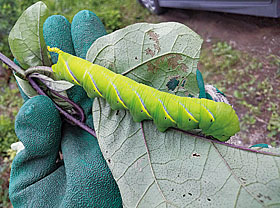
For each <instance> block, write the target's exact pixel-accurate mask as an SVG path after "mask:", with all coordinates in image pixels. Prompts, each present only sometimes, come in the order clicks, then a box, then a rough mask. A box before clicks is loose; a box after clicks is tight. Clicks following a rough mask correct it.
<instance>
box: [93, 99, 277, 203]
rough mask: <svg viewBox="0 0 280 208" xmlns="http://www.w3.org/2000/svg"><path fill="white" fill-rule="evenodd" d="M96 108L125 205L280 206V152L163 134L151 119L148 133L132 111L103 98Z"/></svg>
mask: <svg viewBox="0 0 280 208" xmlns="http://www.w3.org/2000/svg"><path fill="white" fill-rule="evenodd" d="M93 109H94V111H93V118H94V124H95V129H96V132H97V137H98V142H99V145H100V147H101V150H102V153H103V155H104V158H105V160H106V161H107V164H108V166H109V168H110V169H111V171H112V174H113V176H114V178H115V180H116V181H117V184H118V186H119V189H120V192H121V195H122V199H123V205H124V207H279V206H280V157H277V156H271V155H265V154H260V153H254V152H248V151H244V150H240V149H237V148H232V147H228V146H225V145H222V144H216V143H213V142H211V141H210V140H209V141H207V140H202V139H200V138H196V137H194V136H190V135H186V134H183V133H181V132H179V131H176V130H168V131H166V132H165V133H161V132H159V131H158V130H157V129H156V128H155V126H154V124H153V123H152V122H151V121H145V122H143V130H144V133H143V132H142V129H141V126H140V125H139V124H137V125H135V122H134V121H133V120H132V118H131V116H130V115H129V112H128V111H125V110H120V111H118V112H116V111H112V110H111V108H110V106H109V105H108V104H107V103H106V102H105V101H104V100H103V99H96V100H95V102H94V107H93ZM98 109H99V110H98ZM105 118H106V119H105ZM271 151H274V152H278V153H279V149H272V150H271Z"/></svg>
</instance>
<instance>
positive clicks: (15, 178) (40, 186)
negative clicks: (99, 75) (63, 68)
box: [9, 10, 122, 207]
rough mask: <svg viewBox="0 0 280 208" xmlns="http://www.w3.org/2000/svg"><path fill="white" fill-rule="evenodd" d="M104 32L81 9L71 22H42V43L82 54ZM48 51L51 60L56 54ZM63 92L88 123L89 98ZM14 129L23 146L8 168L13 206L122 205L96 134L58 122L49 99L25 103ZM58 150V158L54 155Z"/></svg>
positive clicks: (81, 93) (56, 19) (73, 91)
mask: <svg viewBox="0 0 280 208" xmlns="http://www.w3.org/2000/svg"><path fill="white" fill-rule="evenodd" d="M105 34H106V32H105V29H104V26H103V24H102V23H101V22H100V20H99V19H98V17H97V16H95V14H93V13H91V12H89V11H85V10H84V11H81V12H79V13H78V14H77V15H76V16H75V17H74V19H73V21H72V25H70V23H69V22H68V21H67V20H66V19H65V18H64V17H62V16H58V15H55V16H51V17H49V18H48V19H47V20H46V22H45V23H44V38H45V41H46V44H47V45H49V46H51V47H58V48H60V49H62V50H63V51H65V52H68V53H71V54H73V55H76V56H79V57H82V58H85V56H86V52H87V50H88V48H89V47H90V46H91V44H92V42H94V41H95V40H96V39H97V38H98V37H100V36H102V35H105ZM51 56H52V61H53V63H56V61H57V57H56V56H55V55H54V54H51ZM67 94H68V97H69V98H70V99H71V100H73V101H74V102H76V103H77V104H79V105H80V106H81V107H82V108H83V110H84V113H85V115H86V124H87V125H88V126H90V127H92V128H93V123H92V115H91V106H92V100H91V99H89V98H88V97H87V95H86V93H85V91H84V90H83V89H82V88H81V87H78V86H75V87H73V88H71V89H70V90H68V91H67ZM16 134H17V136H18V137H19V139H20V140H21V142H22V143H23V145H24V147H25V148H24V149H23V150H22V151H20V152H19V153H18V154H17V156H16V157H15V159H14V161H13V164H12V169H11V178H10V190H9V194H10V199H11V202H12V204H13V206H14V207H121V206H122V202H121V197H120V193H119V190H118V187H117V184H116V182H115V181H114V178H113V176H112V174H111V172H110V170H109V168H108V167H107V164H106V162H105V160H104V158H103V156H102V153H101V151H100V148H99V146H98V143H97V140H96V138H94V137H93V136H91V135H90V134H89V133H87V132H85V131H84V130H82V129H80V128H79V127H77V126H73V125H71V124H68V123H65V122H62V120H61V118H60V115H59V113H58V111H57V109H56V108H55V106H54V104H53V103H52V101H51V100H50V99H49V98H47V97H45V96H36V97H34V98H31V99H29V100H27V101H26V102H25V104H24V105H23V106H22V108H21V109H20V111H19V113H18V115H17V118H16ZM60 149H61V152H62V153H63V160H62V161H61V160H58V154H59V150H60Z"/></svg>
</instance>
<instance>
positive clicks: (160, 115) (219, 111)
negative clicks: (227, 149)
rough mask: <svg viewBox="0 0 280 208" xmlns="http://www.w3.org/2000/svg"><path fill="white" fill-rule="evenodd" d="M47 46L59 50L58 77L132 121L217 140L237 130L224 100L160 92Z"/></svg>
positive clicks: (236, 123) (55, 69)
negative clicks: (125, 113)
mask: <svg viewBox="0 0 280 208" xmlns="http://www.w3.org/2000/svg"><path fill="white" fill-rule="evenodd" d="M48 50H49V51H50V52H56V53H58V54H59V57H58V62H57V64H54V65H52V70H53V72H54V73H55V76H56V77H57V78H58V79H64V80H67V81H69V82H72V83H73V84H76V85H80V86H82V87H83V88H84V89H85V91H86V92H87V94H88V96H89V97H91V98H93V97H101V98H104V99H106V101H107V102H108V103H109V104H110V106H111V108H112V109H113V110H118V109H127V110H129V111H130V114H131V115H132V117H133V119H134V121H135V122H141V121H143V120H153V121H154V123H155V125H156V126H157V128H158V129H159V131H161V132H164V131H165V130H166V129H167V128H169V127H175V128H179V129H182V130H186V131H188V130H191V129H201V130H202V133H204V134H205V135H211V136H213V137H214V138H216V139H218V140H220V141H226V140H228V139H229V138H230V136H233V135H234V134H235V133H237V132H238V131H239V120H238V117H237V115H236V113H235V111H234V110H233V108H232V107H231V106H230V105H228V104H226V103H223V102H214V101H212V100H207V99H198V98H189V97H179V96H176V95H173V94H170V93H166V92H161V91H159V90H156V89H154V88H152V87H149V86H147V85H143V84H140V83H137V82H135V81H134V80H131V79H129V78H127V77H125V76H122V75H120V74H116V73H114V72H112V71H110V70H108V69H106V68H104V67H102V66H99V65H96V64H92V63H90V62H89V61H86V60H84V59H81V58H78V57H75V56H72V55H70V54H68V53H65V52H63V51H61V50H60V49H58V48H50V47H48Z"/></svg>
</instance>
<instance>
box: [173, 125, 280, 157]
mask: <svg viewBox="0 0 280 208" xmlns="http://www.w3.org/2000/svg"><path fill="white" fill-rule="evenodd" d="M171 129H174V130H176V131H179V132H182V133H184V134H188V135H191V136H194V137H197V138H199V139H203V140H206V141H208V142H211V143H216V144H221V145H225V146H228V147H232V148H236V149H240V150H244V151H248V152H255V153H259V154H264V155H271V156H276V157H280V154H277V153H274V152H267V151H260V150H255V149H251V148H248V147H243V146H239V145H235V144H230V143H225V142H221V141H218V140H213V139H208V138H206V137H204V136H199V135H196V134H193V133H190V132H187V131H184V130H181V129H176V128H171Z"/></svg>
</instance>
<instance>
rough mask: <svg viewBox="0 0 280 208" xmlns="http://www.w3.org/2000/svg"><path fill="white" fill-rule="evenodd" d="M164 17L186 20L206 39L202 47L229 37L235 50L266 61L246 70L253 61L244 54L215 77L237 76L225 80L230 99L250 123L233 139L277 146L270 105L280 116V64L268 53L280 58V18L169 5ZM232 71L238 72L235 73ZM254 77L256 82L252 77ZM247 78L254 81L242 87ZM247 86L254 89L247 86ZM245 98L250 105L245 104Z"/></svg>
mask: <svg viewBox="0 0 280 208" xmlns="http://www.w3.org/2000/svg"><path fill="white" fill-rule="evenodd" d="M160 19H161V20H160V21H176V22H181V23H183V24H186V25H187V26H189V27H190V28H191V29H193V30H194V31H196V32H197V33H198V34H199V35H201V36H202V38H203V39H204V44H203V46H202V47H203V48H208V49H209V51H211V49H212V48H211V47H213V44H214V43H216V42H218V41H220V42H221V41H226V42H227V43H229V44H230V45H231V46H232V48H233V50H238V51H240V53H243V52H244V53H246V54H249V55H250V56H252V57H255V58H256V59H257V60H258V62H260V63H261V64H262V66H261V67H260V68H259V69H254V70H247V71H246V70H243V68H245V67H246V65H249V64H250V63H248V62H249V61H248V62H247V61H246V60H242V58H241V59H240V62H243V63H240V64H239V63H237V65H238V64H239V66H236V65H235V66H234V67H232V69H228V71H224V73H225V74H227V75H223V76H220V75H219V74H218V73H216V72H217V71H214V74H216V75H214V77H213V81H214V83H215V81H216V82H220V80H221V79H225V80H226V79H227V80H229V79H233V81H231V83H229V82H228V83H227V84H225V88H226V89H227V95H229V97H230V99H229V100H230V103H232V104H233V106H234V107H235V110H236V111H237V114H238V116H239V118H240V119H241V125H243V124H244V123H247V124H245V125H247V126H245V125H243V129H241V132H240V134H239V135H240V136H238V137H236V138H234V139H233V140H234V141H233V143H237V144H240V145H244V146H250V145H252V144H256V143H268V144H272V143H274V145H273V146H278V145H279V141H280V134H279V129H278V130H276V131H278V133H277V134H275V135H274V136H273V137H271V136H269V133H270V132H271V131H270V130H269V128H270V127H269V125H270V126H271V124H270V123H271V122H272V119H271V118H272V113H271V111H269V110H267V109H269V108H270V106H271V103H276V105H277V106H278V109H276V110H275V111H274V112H273V113H274V114H275V113H277V111H278V113H277V114H276V115H277V116H278V117H279V115H280V114H279V113H280V110H279V109H280V106H279V104H280V96H278V95H275V94H279V93H280V79H279V78H280V77H279V75H277V74H278V73H279V71H280V67H279V66H280V65H279V64H278V65H271V63H270V62H269V61H268V57H269V56H270V55H276V56H277V57H278V59H279V57H280V18H278V19H274V18H265V17H255V16H247V15H239V14H228V13H218V12H208V11H194V10H183V9H169V10H168V11H167V12H166V13H165V14H163V15H161V16H160ZM279 60H280V59H279ZM208 61H209V62H211V61H212V59H211V58H209V59H208ZM199 68H200V70H202V72H203V70H204V71H207V69H206V70H205V67H204V66H203V64H202V65H199ZM216 70H217V69H216ZM218 70H219V69H218ZM230 70H231V71H230ZM233 71H234V72H233ZM230 74H234V75H233V76H231V75H230ZM249 77H250V79H249ZM253 79H254V80H255V82H254V81H252V80H253ZM235 80H236V81H235ZM267 80H268V81H269V86H267V87H263V88H262V89H260V87H259V86H260V85H261V84H262V83H264V82H265V81H267ZM246 82H247V83H250V84H251V85H249V86H246V87H244V88H240V85H242V84H244V83H246ZM246 88H248V89H251V90H247V89H246ZM264 88H271V89H272V90H271V92H270V93H267V91H269V90H267V89H264ZM252 89H253V90H252ZM254 89H255V91H254ZM235 91H240V92H241V93H243V94H245V96H244V98H242V99H239V100H238V98H236V97H235V96H234V92H235ZM244 102H245V104H246V105H247V106H244ZM242 103H243V104H242ZM248 106H250V107H248ZM253 108H255V110H254V112H253V110H252V109H253ZM256 108H257V110H256ZM248 115H249V116H248ZM246 116H247V117H246ZM274 117H275V116H274ZM250 119H251V120H252V119H253V121H252V123H253V124H252V125H251V124H248V123H249V122H248V121H244V120H250ZM276 119H277V118H276ZM278 121H279V122H278ZM273 122H274V127H273V128H274V129H277V128H279V127H280V119H279V118H278V120H276V121H275V118H274V121H273ZM275 122H276V125H275ZM277 123H278V124H277ZM244 129H245V130H244ZM242 131H243V132H242Z"/></svg>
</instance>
